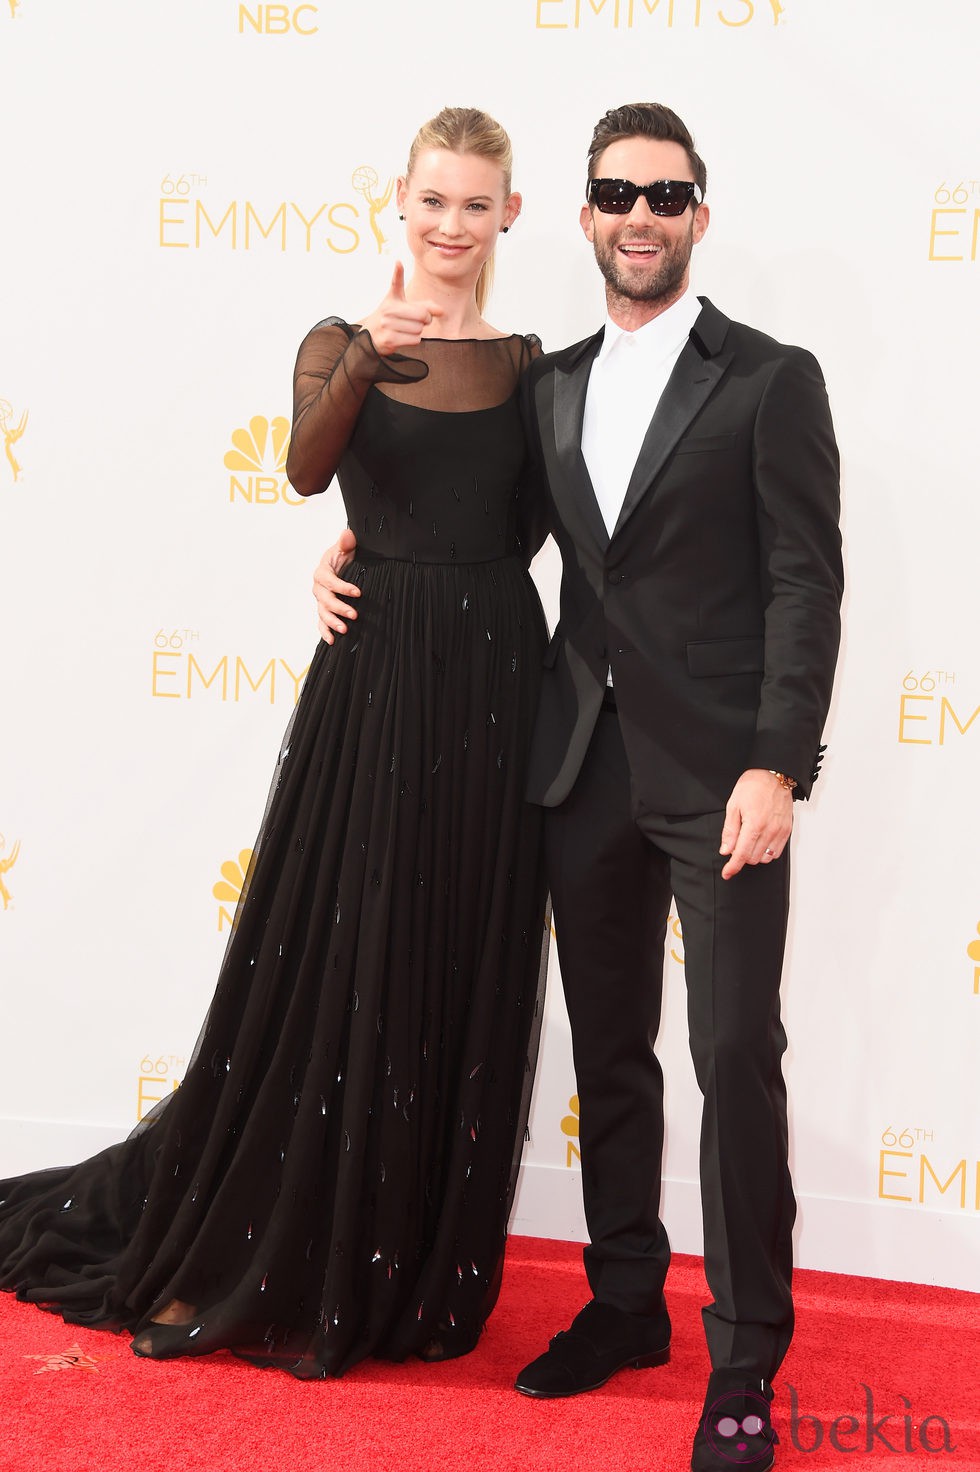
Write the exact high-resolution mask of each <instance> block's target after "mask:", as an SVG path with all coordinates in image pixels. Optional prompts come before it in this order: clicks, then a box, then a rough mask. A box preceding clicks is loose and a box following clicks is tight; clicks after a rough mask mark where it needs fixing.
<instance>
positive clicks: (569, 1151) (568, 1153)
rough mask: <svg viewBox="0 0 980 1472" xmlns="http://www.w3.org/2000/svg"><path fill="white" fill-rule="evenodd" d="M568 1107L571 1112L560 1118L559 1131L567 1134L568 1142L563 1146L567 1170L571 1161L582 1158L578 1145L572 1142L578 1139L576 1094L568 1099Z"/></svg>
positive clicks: (570, 1165)
mask: <svg viewBox="0 0 980 1472" xmlns="http://www.w3.org/2000/svg"><path fill="white" fill-rule="evenodd" d="M568 1107H569V1109H570V1110H571V1113H570V1114H566V1115H565V1117H564V1119H563V1120H562V1122H561V1132H562V1134H563V1135H567V1136H568V1144H567V1146H566V1147H565V1165H566V1167H567V1168H568V1169H569V1170H571V1168H572V1161H573V1160H581V1159H582V1154H581V1151H580V1150H579V1148H578V1146H577V1145H576V1144H574V1143H573V1141H575V1140H577V1139H578V1117H579V1109H578V1094H573V1095H572V1097H571V1098H570V1099H569V1101H568Z"/></svg>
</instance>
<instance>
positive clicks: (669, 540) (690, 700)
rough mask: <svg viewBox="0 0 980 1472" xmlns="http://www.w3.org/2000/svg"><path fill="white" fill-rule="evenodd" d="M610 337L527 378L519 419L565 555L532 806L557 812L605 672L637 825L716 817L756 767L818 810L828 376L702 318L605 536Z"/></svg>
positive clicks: (828, 570)
mask: <svg viewBox="0 0 980 1472" xmlns="http://www.w3.org/2000/svg"><path fill="white" fill-rule="evenodd" d="M601 341H602V332H601V331H600V332H599V333H597V334H596V335H595V336H594V337H591V338H588V339H586V340H585V341H584V342H580V343H576V344H575V345H574V346H572V347H570V348H566V349H565V350H564V351H562V352H559V353H551V354H547V355H545V356H543V357H541V358H539V359H537V360H536V361H535V362H534V363H533V364H532V365H531V368H530V370H529V373H528V375H527V378H526V381H525V388H524V392H525V412H526V414H527V418H528V433H529V439H530V444H531V450H532V454H533V455H534V456H535V458H536V460H537V462H538V470H539V473H540V474H541V476H542V478H543V480H544V483H545V488H546V501H547V505H548V507H549V510H550V516H551V530H552V532H553V534H554V536H555V538H556V540H557V542H558V545H559V547H560V549H561V555H562V583H561V617H560V622H559V624H558V628H557V630H556V632H555V636H554V638H553V639H552V641H551V645H550V647H549V649H548V653H547V656H546V661H545V665H546V667H545V671H544V680H543V688H542V695H541V703H540V707H539V712H538V719H537V726H536V730H535V734H534V739H533V743H532V752H531V763H530V779H529V789H528V795H529V797H530V799H531V800H532V801H533V802H538V803H541V804H543V805H544V806H546V807H553V806H556V805H557V804H558V803H560V802H562V801H563V799H564V798H565V797H566V796H567V795H568V793H569V791H570V790H571V788H572V785H573V783H574V781H575V778H576V776H577V775H578V771H579V769H580V767H581V764H582V761H583V758H584V756H585V753H586V750H587V748H588V745H589V741H590V739H591V736H592V732H593V729H594V726H595V723H596V719H597V717H598V713H599V709H600V706H601V704H602V699H603V694H604V691H605V688H606V675H607V670H608V668H609V667H611V668H612V676H613V684H614V687H615V692H616V702H617V707H618V710H619V720H620V724H621V726H622V732H623V739H624V742H625V745H626V750H627V754H628V757H629V762H630V769H631V773H632V782H633V797H634V803H635V805H636V806H637V809H638V810H641V811H642V810H646V811H650V812H656V813H663V814H668V815H673V814H690V813H699V812H714V811H719V810H720V809H722V808H723V807H724V806H725V804H726V802H727V801H728V798H729V796H730V794H731V790H732V788H733V786H734V785H735V782H736V781H737V779H738V777H739V776H740V775H741V773H742V772H743V771H745V770H746V769H747V768H750V767H763V768H771V769H774V770H776V771H780V772H786V773H787V774H789V775H790V776H792V777H795V778H796V780H797V782H798V784H799V786H798V788H797V792H798V794H799V795H800V796H808V795H809V791H810V786H811V783H812V781H813V779H814V778H815V776H816V773H817V767H818V765H819V760H820V753H821V751H822V748H821V746H820V738H821V733H822V730H823V725H824V721H825V719H826V715H827V708H828V705H829V703H830V696H831V689H832V685H833V675H834V665H835V662H836V658H837V648H838V642H839V637H840V599H841V593H842V589H843V572H842V566H841V543H840V533H839V531H838V513H839V499H840V497H839V460H838V454H837V445H836V441H835V438H834V431H833V425H832V423H831V417H830V409H829V406H828V403H827V393H826V389H825V387H824V382H823V377H822V375H821V373H820V369H819V367H818V365H817V362H816V360H815V359H814V358H813V357H812V356H811V355H810V354H809V353H807V352H805V351H803V350H802V349H801V348H795V347H786V346H784V345H783V344H781V343H778V342H775V341H774V340H773V339H772V338H770V337H766V336H765V335H764V334H763V333H761V332H756V331H754V330H753V329H752V328H750V327H745V326H743V325H742V324H740V323H737V322H731V321H729V319H728V318H727V317H725V316H724V315H723V314H722V313H721V312H719V311H718V309H717V308H716V307H714V306H712V304H711V303H710V302H709V301H707V300H706V299H702V310H701V313H700V315H699V317H698V319H697V322H696V323H695V326H694V328H693V329H692V332H691V336H690V338H689V340H688V342H687V343H686V344H685V346H684V349H683V351H682V352H681V355H680V358H679V359H678V361H677V364H676V366H675V368H674V371H673V373H672V374H671V377H670V380H669V382H668V384H667V387H666V389H665V390H664V393H663V395H662V397H661V399H660V402H659V404H658V405H657V407H656V411H655V412H654V413H653V415H652V418H651V421H650V425H649V428H648V429H647V433H646V437H645V439H644V441H643V445H642V448H641V451H640V455H639V458H638V460H637V463H636V466H635V469H634V471H633V475H632V478H631V480H630V484H629V489H628V491H627V494H626V500H625V502H624V505H623V509H622V512H621V513H620V516H619V520H618V522H617V524H616V527H615V529H614V531H613V534H612V536H611V537H610V536H609V534H608V532H607V530H606V526H605V523H604V521H603V518H602V514H601V512H600V510H599V506H598V503H597V501H596V499H595V494H594V492H593V489H592V485H591V482H590V480H589V474H588V470H587V469H586V465H585V460H584V458H583V456H582V421H583V416H584V412H585V394H586V388H587V385H588V380H589V373H590V371H591V367H592V362H593V360H594V358H595V355H596V353H597V351H598V348H599V345H600V343H601Z"/></svg>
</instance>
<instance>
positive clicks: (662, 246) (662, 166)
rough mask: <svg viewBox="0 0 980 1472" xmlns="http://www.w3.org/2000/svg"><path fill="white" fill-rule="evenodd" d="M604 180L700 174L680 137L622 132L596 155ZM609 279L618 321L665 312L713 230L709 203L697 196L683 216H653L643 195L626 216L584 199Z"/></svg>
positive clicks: (585, 223)
mask: <svg viewBox="0 0 980 1472" xmlns="http://www.w3.org/2000/svg"><path fill="white" fill-rule="evenodd" d="M594 175H595V177H596V178H600V179H630V180H632V182H633V183H634V184H652V183H653V181H654V180H655V179H689V180H691V181H692V182H693V180H694V174H693V171H692V169H691V164H690V161H689V159H688V157H687V153H686V151H685V150H684V149H683V148H682V147H681V145H680V144H679V143H664V142H661V141H660V140H659V139H655V138H640V137H635V138H624V139H621V140H620V141H619V142H617V143H611V144H610V145H609V147H608V148H606V149H604V150H603V152H602V153H601V154H600V155H599V157H598V158H597V159H596V163H595V169H594ZM580 219H581V225H582V229H583V230H584V231H585V234H586V238H587V239H588V240H590V241H591V242H592V246H593V249H594V250H595V258H596V261H597V263H598V266H599V270H600V271H601V272H602V274H603V276H604V277H605V278H606V304H607V306H608V308H609V314H610V316H611V317H612V319H613V321H620V319H623V320H622V321H621V325H622V326H624V327H627V328H629V327H636V326H640V325H641V324H642V322H644V321H649V320H650V319H651V318H652V317H655V316H658V315H659V313H660V312H663V311H665V310H666V308H667V307H669V306H670V305H671V304H672V303H673V302H675V301H677V299H678V297H680V296H682V295H683V293H684V292H685V291H686V289H687V285H688V280H689V277H690V264H691V252H692V250H693V249H694V246H695V245H696V243H697V242H698V241H699V240H700V239H701V237H702V235H703V234H704V232H705V230H706V229H707V228H708V206H707V205H705V204H701V205H696V204H695V203H694V202H693V201H692V202H691V204H689V205H688V207H687V209H686V210H685V211H684V213H683V214H682V215H676V216H670V215H655V214H653V212H652V211H651V209H650V207H649V205H648V204H647V202H646V200H645V199H644V198H643V196H642V195H641V196H640V197H639V198H638V199H637V201H636V204H635V205H634V206H633V208H632V210H631V211H630V213H629V214H628V215H604V214H603V213H602V212H601V211H600V210H598V209H596V207H595V206H594V205H588V204H586V205H583V206H582V213H581V216H580Z"/></svg>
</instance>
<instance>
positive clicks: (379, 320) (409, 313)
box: [361, 261, 442, 358]
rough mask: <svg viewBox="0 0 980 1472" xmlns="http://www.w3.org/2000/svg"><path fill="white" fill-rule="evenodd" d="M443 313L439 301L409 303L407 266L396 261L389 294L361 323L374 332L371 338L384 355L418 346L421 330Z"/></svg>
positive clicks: (387, 355) (371, 332) (420, 339)
mask: <svg viewBox="0 0 980 1472" xmlns="http://www.w3.org/2000/svg"><path fill="white" fill-rule="evenodd" d="M441 316H442V308H441V307H440V306H438V305H437V303H436V302H410V301H409V300H408V298H407V297H406V295H405V267H404V266H403V265H402V263H401V261H396V263H395V270H394V274H393V275H392V278H391V286H390V287H389V288H388V295H387V296H386V297H385V299H384V301H383V302H382V303H381V305H380V306H379V307H378V308H377V309H376V310H375V311H373V312H372V313H371V315H370V316H369V317H364V318H363V319H362V320H361V326H362V327H365V328H367V330H368V332H370V334H371V341H372V342H373V343H374V346H375V347H376V348H377V350H378V352H379V353H380V354H381V356H382V357H384V358H387V357H390V356H391V354H392V353H397V352H398V351H399V349H401V348H413V347H416V346H417V345H418V344H419V343H420V342H421V341H422V333H423V331H424V330H425V328H426V327H428V325H429V323H430V322H431V321H432V319H433V318H434V317H441Z"/></svg>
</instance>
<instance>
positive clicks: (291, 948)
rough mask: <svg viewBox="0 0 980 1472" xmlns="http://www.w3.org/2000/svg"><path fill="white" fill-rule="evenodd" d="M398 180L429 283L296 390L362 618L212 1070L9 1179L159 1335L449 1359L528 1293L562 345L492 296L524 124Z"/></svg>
mask: <svg viewBox="0 0 980 1472" xmlns="http://www.w3.org/2000/svg"><path fill="white" fill-rule="evenodd" d="M398 200H399V207H400V209H401V212H402V215H403V217H404V220H405V225H406V233H407V241H408V247H409V249H410V251H411V253H412V256H413V258H414V272H413V275H412V277H411V280H410V281H409V283H408V285H407V286H406V285H405V282H404V278H403V273H402V271H401V268H400V267H399V268H396V270H395V273H394V278H393V280H392V285H391V288H390V290H389V292H388V294H387V296H386V297H385V298H384V300H383V301H382V303H381V304H380V306H379V307H378V308H377V309H376V310H375V311H374V312H373V313H371V314H370V315H369V316H367V317H365V318H364V320H363V323H362V324H361V325H360V326H359V327H351V326H348V325H346V324H345V323H343V322H341V321H339V320H338V319H330V320H329V321H327V322H325V323H321V324H319V326H317V327H315V328H314V329H313V331H312V332H311V333H310V334H309V335H308V336H307V338H306V339H305V341H304V342H303V343H302V345H301V347H300V350H299V356H298V359H297V364H296V373H295V380H294V395H295V402H294V417H293V436H292V442H291V448H290V453H289V462H288V473H289V476H290V479H291V480H292V481H293V484H294V485H295V486H296V488H297V490H299V491H300V492H302V493H303V494H305V495H309V494H313V493H315V492H318V491H322V490H324V489H325V488H326V486H327V485H328V484H329V482H330V480H331V478H332V477H333V474H334V472H335V471H337V470H339V476H340V482H341V487H342V490H343V494H344V497H345V502H346V505H347V509H348V514H349V518H350V522H351V526H352V528H354V529H355V530H356V533H357V537H358V541H359V551H358V555H357V559H356V561H355V563H354V564H353V566H354V568H355V569H356V577H357V581H358V582H359V583H360V584H361V586H362V588H363V589H364V592H365V594H366V595H368V596H366V597H365V604H366V605H367V608H366V611H365V614H364V616H363V617H362V618H361V619H360V621H359V623H358V624H357V631H356V634H351V635H350V636H349V637H348V638H347V639H346V640H344V641H342V642H341V643H338V644H337V645H336V646H335V647H333V648H331V647H329V646H328V645H327V644H326V643H323V644H321V645H320V647H319V648H318V650H317V653H316V655H315V657H314V659H313V662H312V664H311V667H310V671H309V675H308V677H307V680H306V683H305V685H304V689H303V693H302V696H301V699H300V701H299V703H298V705H297V707H296V710H295V712H294V715H293V718H292V720H291V722H290V726H289V729H288V731H287V734H286V738H285V741H284V744H283V749H282V753H281V756H280V761H279V766H278V769H277V775H276V781H275V784H274V787H273V792H272V795H271V797H270V800H269V805H268V808H267V811H266V816H265V819H264V822H263V825H262V830H261V832H260V835H259V839H258V842H257V844H256V849H255V857H254V860H253V866H252V870H251V872H250V876H249V882H248V885H247V887H246V892H245V895H244V897H243V899H242V902H241V905H240V907H239V911H238V914H237V917H236V923H235V928H234V933H233V935H232V938H231V940H230V942H229V948H228V952H227V954H226V957H225V961H224V964H223V967H222V971H221V975H220V977H219V981H218V988H217V992H216V994H215V998H214V1001H213V1003H212V1005H211V1009H210V1012H209V1014H208V1017H207V1020H206V1022H205V1026H204V1029H203V1032H202V1034H201V1038H200V1040H199V1043H198V1046H197V1049H196V1050H195V1055H194V1057H193V1059H192V1062H191V1066H190V1067H189V1069H188V1072H187V1075H186V1077H185V1080H184V1082H183V1084H182V1085H181V1087H180V1089H179V1090H178V1091H177V1093H176V1094H175V1095H173V1096H172V1098H171V1099H170V1100H168V1101H167V1102H166V1104H165V1105H163V1106H161V1107H160V1108H159V1109H158V1111H157V1112H156V1114H155V1115H154V1116H151V1118H150V1119H149V1121H148V1122H147V1125H146V1127H144V1128H141V1129H140V1130H139V1131H137V1133H136V1134H135V1135H133V1136H132V1137H131V1138H130V1139H129V1140H127V1141H125V1142H124V1143H123V1144H121V1145H117V1146H114V1147H112V1148H111V1149H110V1150H108V1151H105V1152H103V1153H102V1154H101V1155H98V1156H96V1157H94V1158H93V1159H92V1160H90V1161H86V1162H84V1163H83V1164H82V1165H81V1166H78V1167H75V1168H72V1169H67V1170H58V1171H49V1172H40V1173H37V1174H34V1175H31V1176H29V1177H25V1178H22V1179H20V1180H16V1181H12V1182H6V1183H4V1184H3V1185H0V1202H2V1205H0V1286H3V1287H5V1288H15V1289H16V1290H17V1291H18V1293H19V1295H20V1296H21V1297H22V1298H26V1299H30V1300H32V1301H34V1302H38V1303H41V1304H43V1305H44V1306H47V1307H52V1308H54V1309H56V1310H58V1311H60V1312H61V1313H62V1314H63V1315H64V1316H65V1318H66V1319H69V1320H71V1321H73V1322H80V1323H88V1324H101V1323H109V1324H114V1325H116V1326H118V1327H124V1328H127V1329H129V1330H131V1331H133V1333H134V1336H135V1337H134V1340H133V1348H134V1350H135V1351H136V1352H137V1353H138V1354H141V1355H147V1356H153V1357H156V1358H167V1357H172V1356H176V1355H185V1354H203V1353H206V1352H208V1351H210V1350H215V1349H219V1348H230V1349H233V1350H234V1351H236V1352H237V1353H239V1354H243V1355H245V1356H246V1357H248V1358H251V1359H254V1360H256V1361H257V1362H259V1363H263V1364H277V1365H280V1366H282V1367H283V1368H286V1369H289V1370H291V1371H292V1373H293V1374H295V1375H298V1376H301V1377H313V1376H324V1375H329V1374H341V1373H343V1371H344V1370H345V1369H347V1368H348V1367H349V1366H351V1365H353V1364H355V1363H356V1362H357V1361H358V1360H360V1359H362V1358H364V1357H365V1356H367V1355H375V1356H381V1357H386V1358H392V1359H403V1358H404V1357H406V1356H407V1355H409V1354H412V1353H415V1354H419V1355H421V1356H422V1357H423V1358H426V1359H442V1358H448V1357H451V1356H454V1355H458V1354H463V1353H466V1352H467V1351H468V1350H470V1349H472V1348H473V1346H474V1345H475V1343H476V1341H477V1339H478V1337H479V1334H480V1331H481V1329H482V1326H483V1324H484V1322H485V1320H486V1317H487V1315H488V1314H489V1312H490V1310H491V1309H492V1307H493V1304H494V1302H495V1299H496V1296H497V1292H498V1288H499V1279H500V1271H501V1264H502V1256H503V1245H504V1235H505V1228H506V1222H507V1216H508V1213H509V1209H510V1205H511V1201H512V1196H513V1188H514V1183H515V1177H516V1169H517V1164H518V1160H519V1153H520V1146H521V1140H522V1135H523V1129H524V1123H525V1120H526V1116H527V1106H528V1096H529V1093H530V1084H531V1077H532V1071H533V1069H532V1063H533V1056H534V1050H535V1048H536V1041H537V1037H536V1035H537V1024H538V1010H539V1000H540V997H539V986H540V978H541V961H542V955H543V939H544V925H543V916H544V907H545V891H544V883H543V879H542V874H541V864H540V854H539V835H538V825H537V819H536V812H535V810H534V809H531V808H529V807H527V806H525V804H524V801H523V791H524V761H525V751H526V747H527V743H528V739H529V730H530V721H531V718H532V715H533V711H534V705H535V700H536V685H537V670H538V668H539V666H540V661H541V654H542V650H543V646H544V640H545V627H544V620H543V615H542V612H541V608H540V604H539V602H538V599H537V596H536V594H535V592H534V589H533V585H532V584H531V582H530V579H529V577H528V574H527V566H526V565H527V561H528V556H529V553H530V551H531V550H532V543H531V542H530V541H529V539H528V538H529V531H528V528H529V526H530V523H531V520H532V516H531V512H532V510H533V507H532V506H531V505H530V503H529V502H528V504H525V498H524V497H522V494H521V492H522V490H523V487H522V481H521V477H522V472H523V461H524V440H523V436H522V432H521V427H520V417H519V412H518V406H517V398H516V387H517V382H518V378H519V376H520V373H521V371H522V368H523V367H524V365H525V364H526V362H527V360H528V358H529V356H531V355H532V354H534V353H535V352H536V351H538V350H539V348H538V345H537V341H536V339H525V338H522V337H517V336H506V335H503V334H500V333H498V332H497V331H496V330H495V329H494V328H492V327H490V326H489V325H488V324H487V323H486V321H485V320H484V318H483V316H482V307H483V303H484V300H485V296H486V290H487V286H488V278H489V272H490V269H491V261H492V253H493V248H494V244H495V242H496V239H497V236H498V234H499V233H500V232H502V231H504V230H506V229H508V228H509V226H510V225H511V223H512V222H513V221H514V219H515V218H516V217H517V214H518V211H519V209H520V203H521V201H520V196H519V195H517V194H514V193H512V192H511V188H510V145H509V140H508V139H507V136H506V134H505V133H504V132H503V130H502V129H501V128H500V127H499V125H498V124H496V123H494V122H493V120H492V119H490V118H488V117H486V115H485V114H482V113H478V112H475V111H473V110H469V109H446V110H444V112H442V113H440V114H439V116H438V117H436V118H434V119H433V120H432V121H431V122H430V123H428V124H426V125H425V126H424V127H423V128H422V130H421V131H420V133H419V134H418V136H417V137H416V139H415V142H414V144H413V146H412V151H411V154H410V157H409V163H408V169H407V172H406V175H405V177H404V179H402V180H401V181H400V182H399V187H398ZM402 349H408V350H409V352H408V355H405V354H404V353H402V352H401V350H402ZM522 526H523V530H522Z"/></svg>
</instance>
